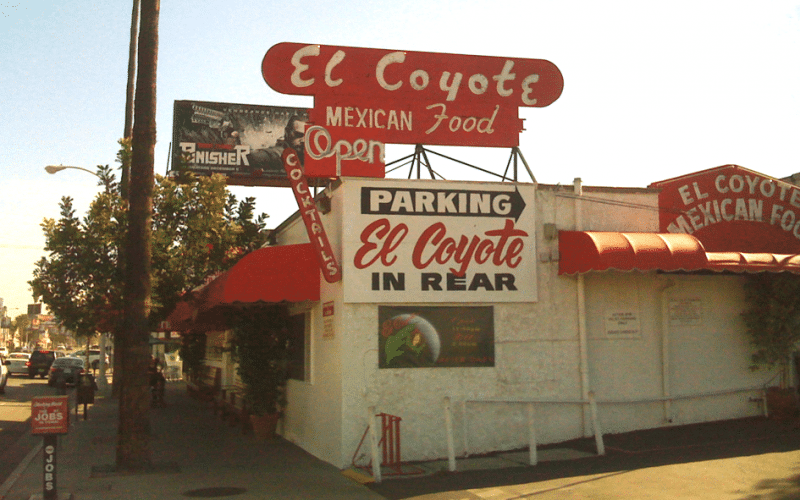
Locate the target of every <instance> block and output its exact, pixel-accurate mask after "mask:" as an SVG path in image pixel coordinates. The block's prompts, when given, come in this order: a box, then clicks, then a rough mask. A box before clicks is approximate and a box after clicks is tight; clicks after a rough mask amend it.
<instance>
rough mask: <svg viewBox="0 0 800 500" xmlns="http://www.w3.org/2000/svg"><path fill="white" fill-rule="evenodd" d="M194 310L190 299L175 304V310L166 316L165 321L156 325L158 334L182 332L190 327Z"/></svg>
mask: <svg viewBox="0 0 800 500" xmlns="http://www.w3.org/2000/svg"><path fill="white" fill-rule="evenodd" d="M194 311H195V308H194V306H192V304H191V302H190V299H188V298H184V299H182V300H180V301H178V303H177V304H175V309H173V310H172V312H171V313H170V314H169V316H167V319H165V320H164V321H162V322H161V324H160V325H158V330H157V331H159V332H183V331H186V330H188V329H189V328H190V327H191V324H192V319H193V316H194Z"/></svg>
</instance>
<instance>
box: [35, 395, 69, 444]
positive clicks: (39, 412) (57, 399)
mask: <svg viewBox="0 0 800 500" xmlns="http://www.w3.org/2000/svg"><path fill="white" fill-rule="evenodd" d="M68 431H69V399H68V396H41V397H35V398H33V399H32V400H31V434H34V435H37V434H42V435H45V434H66V433H67V432H68Z"/></svg>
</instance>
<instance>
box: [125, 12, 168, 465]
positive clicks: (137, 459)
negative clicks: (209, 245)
mask: <svg viewBox="0 0 800 500" xmlns="http://www.w3.org/2000/svg"><path fill="white" fill-rule="evenodd" d="M159 9H160V6H159V0H141V14H140V16H141V26H140V29H139V47H138V56H137V60H138V64H137V75H136V92H135V95H136V97H135V101H134V102H135V104H134V122H133V134H132V136H131V138H132V147H133V155H132V160H131V175H130V186H129V193H128V194H129V206H130V209H129V212H128V234H127V235H126V244H125V262H126V266H125V284H124V291H123V295H124V298H125V308H124V327H123V329H124V331H123V336H124V340H123V343H124V353H123V366H122V387H121V393H120V398H119V409H120V411H119V429H118V436H117V437H118V439H117V454H116V455H117V461H116V466H117V470H118V471H120V470H127V471H135V470H147V469H149V468H151V467H152V461H151V448H150V398H149V394H148V388H149V380H148V373H147V368H148V366H149V363H150V350H149V337H150V328H149V324H148V320H149V318H148V316H149V313H150V310H149V306H150V298H151V292H152V286H151V281H150V257H151V240H152V234H151V230H150V224H151V221H152V214H153V183H154V163H155V142H156V121H155V118H156V66H157V61H158V16H159Z"/></svg>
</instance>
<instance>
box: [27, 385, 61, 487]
mask: <svg viewBox="0 0 800 500" xmlns="http://www.w3.org/2000/svg"><path fill="white" fill-rule="evenodd" d="M67 432H69V397H68V396H40V397H35V398H33V399H32V400H31V434H34V435H41V436H42V437H43V439H44V444H43V446H42V493H43V498H44V499H45V500H55V499H57V498H58V487H57V480H56V476H57V473H56V470H57V463H58V460H57V456H58V435H59V434H66V433H67Z"/></svg>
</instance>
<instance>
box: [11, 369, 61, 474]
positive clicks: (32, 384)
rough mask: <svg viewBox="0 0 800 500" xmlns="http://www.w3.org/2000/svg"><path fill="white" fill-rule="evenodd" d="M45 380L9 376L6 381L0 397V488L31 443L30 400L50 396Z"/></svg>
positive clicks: (49, 388)
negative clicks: (0, 454)
mask: <svg viewBox="0 0 800 500" xmlns="http://www.w3.org/2000/svg"><path fill="white" fill-rule="evenodd" d="M54 391H55V389H53V388H51V387H48V385H47V380H46V379H41V378H35V379H29V378H27V377H20V376H17V375H15V376H12V377H10V378H9V379H8V383H7V385H6V393H5V394H0V450H2V459H1V460H0V484H3V482H4V481H5V480H6V479H7V478H8V475H9V474H11V472H12V471H13V470H14V468H15V467H16V465H17V464H18V463H19V462H21V461H22V459H23V458H25V455H27V454H28V452H29V451H30V450H31V448H32V447H33V445H34V443H35V440H34V438H33V437H32V436H30V426H29V424H28V419H30V416H31V398H33V397H35V396H45V395H51V394H54Z"/></svg>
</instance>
